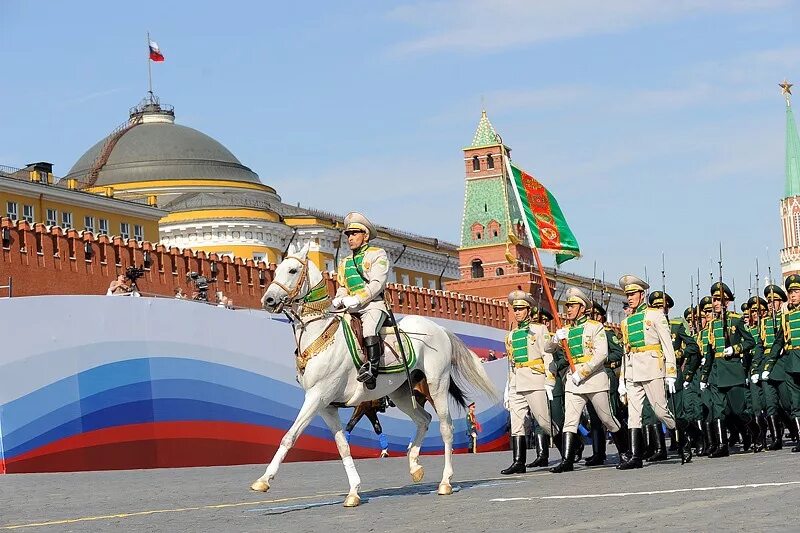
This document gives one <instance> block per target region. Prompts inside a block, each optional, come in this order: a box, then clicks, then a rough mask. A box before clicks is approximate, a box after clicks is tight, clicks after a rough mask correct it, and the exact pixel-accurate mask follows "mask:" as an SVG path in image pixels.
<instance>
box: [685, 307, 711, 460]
mask: <svg viewBox="0 0 800 533" xmlns="http://www.w3.org/2000/svg"><path fill="white" fill-rule="evenodd" d="M698 307H699V309H698V311H697V313H698V317H699V323H698V326H699V331H698V332H697V333H696V334H695V340H696V341H697V345H698V346H699V347H700V369H699V373H700V374H702V368H703V367H704V366H705V364H706V355H705V346H706V345H707V344H708V325H709V324H710V323H711V321H712V320H714V306H713V304H712V302H711V296H704V297H703V298H702V299H701V300H700V304H699V306H698ZM691 385H692V388H694V390H695V391H697V397H698V398H699V404H698V408H699V413H698V415H699V417H698V419H697V422H696V424H697V428H698V430H699V431H700V432H702V437H703V446H702V447H701V448H700V449H696V450H695V455H697V456H699V457H702V456H704V455H707V454H709V453H711V452H713V451H714V450H716V449H717V447H716V441H715V440H714V438H713V432H712V428H711V392H710V391H709V390H708V389H707V388H705V387H703V386H702V383H701V379H700V376H699V375H696V376H695V378H694V379H693V380H692V384H691Z"/></svg>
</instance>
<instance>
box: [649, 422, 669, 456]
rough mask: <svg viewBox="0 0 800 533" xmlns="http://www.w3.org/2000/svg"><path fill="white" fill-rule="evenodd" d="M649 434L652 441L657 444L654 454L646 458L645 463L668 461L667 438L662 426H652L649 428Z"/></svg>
mask: <svg viewBox="0 0 800 533" xmlns="http://www.w3.org/2000/svg"><path fill="white" fill-rule="evenodd" d="M647 432H648V433H649V434H650V440H651V441H654V442H655V449H654V450H653V453H652V454H650V455H649V456H648V457H646V458H645V461H647V462H648V463H649V462H651V461H666V460H667V438H666V436H665V435H664V432H663V431H661V424H651V425H649V426H647Z"/></svg>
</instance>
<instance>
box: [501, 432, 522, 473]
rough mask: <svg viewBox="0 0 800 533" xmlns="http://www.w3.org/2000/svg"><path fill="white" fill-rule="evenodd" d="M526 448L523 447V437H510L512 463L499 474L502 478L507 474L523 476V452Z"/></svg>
mask: <svg viewBox="0 0 800 533" xmlns="http://www.w3.org/2000/svg"><path fill="white" fill-rule="evenodd" d="M527 451H528V448H527V447H526V446H525V435H519V436H514V437H511V453H512V457H513V458H514V462H513V463H511V466H509V467H508V468H506V469H505V470H501V471H500V473H501V474H503V475H504V476H507V475H509V474H524V473H525V452H527Z"/></svg>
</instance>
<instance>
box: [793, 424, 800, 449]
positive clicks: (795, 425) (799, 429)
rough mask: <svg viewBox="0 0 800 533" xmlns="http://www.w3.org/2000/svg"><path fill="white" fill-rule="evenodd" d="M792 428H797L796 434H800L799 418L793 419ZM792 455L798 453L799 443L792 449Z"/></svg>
mask: <svg viewBox="0 0 800 533" xmlns="http://www.w3.org/2000/svg"><path fill="white" fill-rule="evenodd" d="M794 427H795V428H797V433H798V434H800V418H795V419H794ZM792 451H793V452H794V453H797V452H800V443H798V444H797V445H796V446H795V447H794V448H792Z"/></svg>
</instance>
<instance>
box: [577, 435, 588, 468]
mask: <svg viewBox="0 0 800 533" xmlns="http://www.w3.org/2000/svg"><path fill="white" fill-rule="evenodd" d="M585 447H586V445H585V444H584V443H583V436H582V435H581V434H580V433H576V434H575V460H576V461H580V460H581V459H582V458H583V449H584V448H585Z"/></svg>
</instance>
